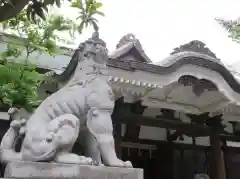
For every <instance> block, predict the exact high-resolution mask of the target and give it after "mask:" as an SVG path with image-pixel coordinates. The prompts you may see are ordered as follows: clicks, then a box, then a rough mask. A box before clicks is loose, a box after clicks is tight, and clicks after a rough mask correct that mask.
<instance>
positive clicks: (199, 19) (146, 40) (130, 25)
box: [62, 0, 240, 64]
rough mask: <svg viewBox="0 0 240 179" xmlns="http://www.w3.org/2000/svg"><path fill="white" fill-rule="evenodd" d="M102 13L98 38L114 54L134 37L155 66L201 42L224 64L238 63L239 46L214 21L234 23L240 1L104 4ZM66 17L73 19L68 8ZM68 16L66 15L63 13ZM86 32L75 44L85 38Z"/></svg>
mask: <svg viewBox="0 0 240 179" xmlns="http://www.w3.org/2000/svg"><path fill="white" fill-rule="evenodd" d="M102 2H103V4H104V7H103V8H102V10H103V11H104V13H105V17H104V18H100V19H99V20H100V23H99V26H100V36H101V38H102V39H104V40H105V41H106V42H107V46H108V49H109V50H110V51H111V50H114V49H115V46H116V44H117V42H118V41H119V39H120V38H121V37H122V36H123V35H125V34H126V33H129V32H130V33H133V34H135V35H136V37H137V38H138V39H139V40H140V42H141V43H142V46H143V48H144V50H145V52H146V54H147V55H148V56H149V57H150V58H151V59H152V61H154V62H157V61H160V60H162V59H164V58H165V57H167V56H168V55H169V53H170V52H171V51H172V49H173V48H175V47H177V46H179V45H181V44H184V43H187V42H189V41H191V40H201V41H203V42H204V43H206V44H207V46H208V47H209V48H210V49H211V50H212V51H213V52H214V53H216V55H217V56H218V57H219V58H220V59H221V60H222V61H224V62H226V63H228V64H234V63H236V62H238V61H239V63H240V45H239V44H236V43H235V42H232V41H231V39H229V38H228V34H227V32H226V31H225V30H224V29H223V28H221V26H219V25H218V24H217V23H216V21H215V20H214V18H215V17H223V18H226V19H235V18H238V17H239V16H240V1H239V0H201V1H197V0H147V1H146V0H103V1H102ZM62 9H64V10H63V12H65V14H67V15H69V16H71V17H76V12H74V11H73V10H72V9H71V8H66V7H64V8H63V7H62ZM66 12H67V13H66ZM90 35H91V30H89V29H88V30H85V31H84V35H83V36H82V37H81V38H79V39H77V41H78V42H80V41H82V40H84V39H86V38H88V37H89V36H90Z"/></svg>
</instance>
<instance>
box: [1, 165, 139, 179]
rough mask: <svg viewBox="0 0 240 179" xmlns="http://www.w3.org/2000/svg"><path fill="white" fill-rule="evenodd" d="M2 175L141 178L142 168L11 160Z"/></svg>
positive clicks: (19, 178) (46, 178)
mask: <svg viewBox="0 0 240 179" xmlns="http://www.w3.org/2000/svg"><path fill="white" fill-rule="evenodd" d="M4 177H5V178H16V179H23V178H24V179H32V178H37V179H54V178H57V179H61V178H64V179H65V178H67V179H73V178H74V179H78V178H79V179H143V170H142V169H136V168H118V167H104V166H89V165H76V164H61V163H40V162H12V163H9V164H8V165H7V166H6V169H5V173H4Z"/></svg>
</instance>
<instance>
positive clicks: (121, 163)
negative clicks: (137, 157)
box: [108, 159, 133, 168]
mask: <svg viewBox="0 0 240 179" xmlns="http://www.w3.org/2000/svg"><path fill="white" fill-rule="evenodd" d="M108 166H111V167H125V168H132V167H133V166H132V163H131V162H130V161H125V162H124V161H122V160H120V159H118V160H116V161H112V162H111V163H109V164H108Z"/></svg>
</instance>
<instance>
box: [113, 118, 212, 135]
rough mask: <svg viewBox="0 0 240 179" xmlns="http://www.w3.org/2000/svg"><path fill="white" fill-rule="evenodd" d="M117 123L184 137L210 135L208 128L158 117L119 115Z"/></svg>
mask: <svg viewBox="0 0 240 179" xmlns="http://www.w3.org/2000/svg"><path fill="white" fill-rule="evenodd" d="M118 122H119V123H125V124H128V123H134V124H135V125H144V126H153V127H160V128H166V129H172V130H177V131H179V132H181V133H183V134H186V135H189V136H191V135H193V134H194V135H195V136H207V135H210V133H211V128H210V127H208V126H203V125H198V124H188V123H184V122H181V121H174V120H168V119H166V118H164V117H160V116H158V118H157V119H156V118H154V117H146V116H141V115H136V114H126V115H125V114H121V116H118Z"/></svg>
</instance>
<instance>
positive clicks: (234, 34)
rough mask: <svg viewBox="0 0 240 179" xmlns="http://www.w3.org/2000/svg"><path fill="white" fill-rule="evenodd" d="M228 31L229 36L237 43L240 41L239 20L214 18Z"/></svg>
mask: <svg viewBox="0 0 240 179" xmlns="http://www.w3.org/2000/svg"><path fill="white" fill-rule="evenodd" d="M215 20H216V21H217V22H218V23H219V24H220V25H221V26H222V27H223V28H224V29H226V30H227V31H228V33H229V37H230V38H231V39H232V40H233V41H234V42H237V43H240V23H239V20H234V21H233V20H225V19H222V18H216V19H215Z"/></svg>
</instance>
